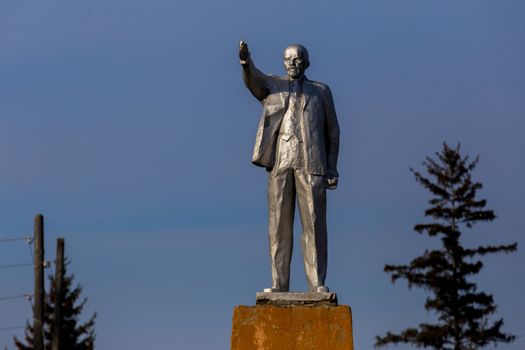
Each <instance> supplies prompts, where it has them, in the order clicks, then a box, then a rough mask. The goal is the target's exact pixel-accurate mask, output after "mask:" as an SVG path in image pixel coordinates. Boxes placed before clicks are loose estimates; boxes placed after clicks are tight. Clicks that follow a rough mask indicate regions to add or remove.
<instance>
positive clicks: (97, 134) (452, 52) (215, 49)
mask: <svg viewBox="0 0 525 350" xmlns="http://www.w3.org/2000/svg"><path fill="white" fill-rule="evenodd" d="M524 37H525V2H523V1H522V0H503V1H502V0H424V1H423V0H360V1H333V2H329V3H321V2H319V1H316V2H313V1H286V0H285V1H283V0H280V1H277V0H267V1H264V2H254V1H199V0H197V1H195V0H193V1H189V0H182V1H181V0H176V1H168V0H150V1H137V0H126V1H124V0H89V1H80V0H67V1H66V0H45V1H33V0H0V162H1V163H0V238H5V237H19V236H23V235H27V234H28V233H31V232H32V222H33V217H34V215H35V214H36V213H38V212H41V213H43V214H44V215H45V217H46V245H47V251H46V254H47V259H48V260H52V259H53V257H54V251H55V239H56V237H59V236H63V237H65V238H66V252H67V254H68V255H69V256H70V258H71V260H72V263H71V265H70V270H72V271H73V272H75V274H76V276H77V281H79V282H80V283H81V284H82V286H83V287H84V295H85V296H87V297H88V298H89V301H88V304H87V310H86V316H87V315H89V314H90V313H91V312H93V311H95V310H96V311H97V313H98V319H97V323H96V331H97V341H96V348H97V349H100V350H115V349H153V350H157V349H159V350H160V349H183V350H207V349H213V350H215V349H228V348H229V337H230V331H231V317H232V311H233V307H234V306H235V305H238V304H244V305H253V304H254V303H255V292H256V291H260V290H262V288H264V287H268V286H269V284H270V271H269V259H268V252H267V236H266V235H267V233H266V225H267V223H266V215H267V214H266V173H265V171H264V170H263V169H261V168H257V167H254V166H253V165H251V164H250V160H251V150H252V146H253V142H254V137H255V131H256V127H257V123H258V118H259V115H260V113H261V106H260V104H259V103H258V102H257V101H256V100H255V99H254V98H253V97H252V96H251V94H250V93H249V92H248V91H247V90H246V89H245V87H244V85H243V83H242V79H241V68H240V67H239V62H238V56H237V48H238V43H239V40H241V39H242V40H245V41H247V42H248V44H249V46H250V49H251V52H252V56H253V58H254V61H255V63H256V64H257V66H258V67H259V68H260V69H261V70H263V71H264V72H266V73H273V74H282V73H283V68H282V60H281V57H282V51H283V49H284V48H285V47H286V45H288V44H289V43H292V42H299V43H302V44H304V45H305V46H306V47H307V48H308V49H309V51H310V58H311V62H312V64H311V67H310V68H309V70H308V72H307V75H308V77H309V78H311V79H314V80H319V81H323V82H325V83H328V84H329V85H330V86H331V88H332V92H333V95H334V99H335V104H336V109H337V112H338V117H339V122H340V125H341V132H342V140H341V151H340V157H339V172H340V175H341V178H340V185H339V188H338V189H337V190H336V191H334V192H330V193H329V202H328V205H329V214H328V216H329V218H328V219H329V268H328V278H327V284H328V286H329V287H330V288H331V289H332V290H333V291H335V292H337V293H338V296H339V301H340V303H342V304H348V305H350V306H351V307H352V310H353V317H354V336H355V343H356V349H360V350H366V349H372V344H373V342H374V337H375V336H376V335H380V334H383V333H384V332H386V331H387V330H393V331H399V330H402V329H404V328H405V327H408V326H414V325H416V324H417V323H419V322H424V321H428V320H432V314H429V313H427V312H425V311H424V309H423V307H422V305H423V302H424V298H425V294H424V293H423V292H422V291H420V290H408V288H407V286H406V284H405V283H403V282H400V283H398V284H396V285H392V284H391V283H390V281H389V276H388V275H386V274H384V273H383V271H382V269H383V265H384V264H385V263H400V264H401V263H406V262H408V261H410V260H411V259H412V258H414V257H415V256H417V255H419V254H420V253H421V252H422V251H423V250H424V249H426V248H431V247H434V246H435V245H436V243H437V242H435V241H433V240H430V239H428V238H425V237H423V236H420V235H418V234H416V233H414V231H413V230H412V227H413V225H414V224H416V223H420V222H423V220H424V218H423V211H424V208H425V206H426V201H427V199H428V198H429V196H428V194H427V193H426V192H425V191H424V190H423V189H422V188H421V187H420V186H419V185H418V184H417V183H416V182H415V181H414V179H413V176H412V175H411V173H410V171H409V168H410V167H411V166H412V167H415V168H417V169H420V168H421V165H420V164H421V161H422V160H423V159H424V157H425V156H427V155H431V154H433V153H434V152H435V151H438V150H440V148H441V144H442V142H443V141H446V142H448V143H450V144H451V145H455V144H456V143H457V142H461V144H462V150H463V151H464V152H465V153H468V154H471V155H473V156H474V155H477V154H479V155H480V157H481V161H480V164H479V166H478V168H477V169H476V172H475V174H474V178H475V179H476V180H478V181H481V182H483V184H484V188H483V190H482V191H481V193H480V194H481V196H482V197H484V198H487V199H488V206H489V207H490V208H491V209H494V210H495V212H496V214H497V215H498V219H497V220H496V221H494V222H493V223H490V224H482V225H479V226H477V227H475V229H474V230H472V231H468V232H466V237H465V240H464V242H465V244H466V245H476V244H492V243H502V244H503V243H511V242H514V241H517V242H518V243H519V251H518V252H517V253H515V254H512V255H501V256H491V257H488V258H486V259H485V269H484V270H483V271H482V273H481V274H480V275H479V276H478V278H477V281H478V282H479V288H480V290H483V291H486V292H489V293H493V294H494V297H495V300H496V302H497V304H498V305H499V310H498V314H497V316H500V317H501V316H502V317H504V318H505V323H506V324H505V327H504V328H505V330H506V331H509V332H512V333H515V334H516V335H518V339H517V340H516V342H515V343H514V344H512V345H501V346H500V347H499V349H505V350H522V349H524V348H525V338H524V337H525V326H524V325H525V298H523V296H524V295H525V274H524V273H523V268H524V267H525V239H524V238H523V233H524V232H523V230H524V229H523V228H524V227H525V215H523V209H524V208H525V205H524V199H523V198H525V184H524V181H523V178H524V173H525V158H524V156H523V154H524V153H525V138H524V137H523V136H524V135H525V64H524V62H525V40H524ZM299 234H300V226H296V235H297V236H296V237H297V238H299ZM296 240H297V239H296ZM296 248H297V249H296V250H295V255H294V259H293V263H292V264H293V270H292V289H295V290H304V289H305V278H304V272H303V269H302V255H301V252H300V249H299V247H298V246H297V247H296ZM29 261H30V256H29V253H28V249H27V246H26V245H25V244H24V243H23V242H16V243H9V244H8V243H0V265H6V264H12V263H26V262H29ZM31 291H32V269H31V267H20V268H17V269H0V297H4V296H11V295H18V294H23V293H27V292H31ZM29 317H31V312H30V308H29V305H28V303H27V302H26V301H24V300H12V301H0V329H1V328H3V327H11V326H20V325H24V324H25V322H26V320H27V319H29ZM14 334H17V335H21V334H22V332H21V331H4V330H0V346H2V348H3V345H4V344H6V345H8V347H9V349H12V348H13V346H12V340H11V339H12V336H13V335H14ZM402 348H408V347H402Z"/></svg>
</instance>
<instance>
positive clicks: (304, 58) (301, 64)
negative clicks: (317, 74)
mask: <svg viewBox="0 0 525 350" xmlns="http://www.w3.org/2000/svg"><path fill="white" fill-rule="evenodd" d="M283 60H284V69H286V73H287V74H288V76H289V77H290V78H292V79H300V78H302V77H303V75H304V72H305V71H306V68H308V67H309V66H310V57H309V55H308V50H307V49H306V47H304V46H303V45H299V44H292V45H289V46H288V47H287V48H286V49H285V50H284V55H283Z"/></svg>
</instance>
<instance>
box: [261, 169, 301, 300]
mask: <svg viewBox="0 0 525 350" xmlns="http://www.w3.org/2000/svg"><path fill="white" fill-rule="evenodd" d="M294 211H295V183H294V175H293V170H292V169H290V170H283V171H279V172H273V171H272V172H270V173H268V219H269V220H268V223H269V225H268V231H269V241H270V242H269V243H270V259H271V265H272V288H275V289H276V290H279V291H283V292H286V291H288V290H289V285H290V261H291V258H292V248H293V219H294Z"/></svg>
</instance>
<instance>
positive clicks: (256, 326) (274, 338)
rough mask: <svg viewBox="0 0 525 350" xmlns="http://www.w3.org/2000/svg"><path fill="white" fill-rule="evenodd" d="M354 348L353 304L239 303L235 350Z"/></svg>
mask: <svg viewBox="0 0 525 350" xmlns="http://www.w3.org/2000/svg"><path fill="white" fill-rule="evenodd" d="M310 349H311V350H314V349H315V350H353V349H354V345H353V337H352V312H351V310H350V307H349V306H325V305H323V306H321V305H318V306H301V305H295V306H290V307H279V306H272V305H256V306H236V307H235V309H234V311H233V329H232V337H231V350H310Z"/></svg>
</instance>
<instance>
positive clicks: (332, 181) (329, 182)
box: [326, 177, 339, 190]
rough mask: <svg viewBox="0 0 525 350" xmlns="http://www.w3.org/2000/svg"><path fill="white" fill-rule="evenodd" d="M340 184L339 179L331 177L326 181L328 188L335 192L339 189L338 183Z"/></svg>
mask: <svg viewBox="0 0 525 350" xmlns="http://www.w3.org/2000/svg"><path fill="white" fill-rule="evenodd" d="M338 182H339V178H338V177H329V178H328V179H327V180H326V183H327V186H326V188H327V189H329V190H335V189H336V188H337V183H338Z"/></svg>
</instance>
